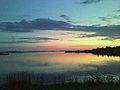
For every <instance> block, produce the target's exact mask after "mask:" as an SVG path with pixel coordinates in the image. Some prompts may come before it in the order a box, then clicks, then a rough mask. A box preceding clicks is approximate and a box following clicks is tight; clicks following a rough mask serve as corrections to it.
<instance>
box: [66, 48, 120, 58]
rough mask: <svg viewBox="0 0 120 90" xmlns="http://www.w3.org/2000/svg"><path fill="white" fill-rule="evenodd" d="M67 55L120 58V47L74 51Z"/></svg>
mask: <svg viewBox="0 0 120 90" xmlns="http://www.w3.org/2000/svg"><path fill="white" fill-rule="evenodd" d="M65 53H92V54H96V55H102V56H104V55H107V56H120V46H116V47H108V46H106V47H105V48H104V47H101V48H99V47H97V48H96V49H92V50H72V51H65Z"/></svg>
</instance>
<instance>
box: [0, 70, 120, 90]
mask: <svg viewBox="0 0 120 90" xmlns="http://www.w3.org/2000/svg"><path fill="white" fill-rule="evenodd" d="M48 77H49V79H51V81H53V82H52V83H46V81H47V80H48V82H49V81H50V80H49V79H48ZM69 78H71V77H69ZM45 79H46V80H45ZM4 80H5V81H4V83H3V84H1V85H0V90H119V89H120V77H119V76H117V77H115V76H113V75H106V76H105V75H101V74H95V75H90V76H89V77H87V78H85V79H84V82H80V81H78V80H77V76H76V77H75V76H74V78H71V79H69V81H68V79H66V78H65V77H63V76H61V75H55V76H49V75H46V76H45V75H37V76H36V75H34V74H33V73H27V72H19V73H18V72H17V73H11V74H9V75H7V76H6V77H5V79H4Z"/></svg>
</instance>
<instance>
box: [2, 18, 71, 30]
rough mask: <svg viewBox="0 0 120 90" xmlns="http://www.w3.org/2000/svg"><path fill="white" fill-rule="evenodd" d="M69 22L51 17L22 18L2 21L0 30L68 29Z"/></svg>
mask: <svg viewBox="0 0 120 90" xmlns="http://www.w3.org/2000/svg"><path fill="white" fill-rule="evenodd" d="M70 27H71V24H69V23H67V22H64V21H56V20H51V19H35V20H33V21H26V20H22V21H20V22H2V23H0V31H8V32H32V31H34V30H35V29H39V30H54V29H68V28H70Z"/></svg>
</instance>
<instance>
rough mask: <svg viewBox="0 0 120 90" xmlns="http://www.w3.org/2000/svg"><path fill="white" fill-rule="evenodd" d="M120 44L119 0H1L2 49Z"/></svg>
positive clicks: (85, 47)
mask: <svg viewBox="0 0 120 90" xmlns="http://www.w3.org/2000/svg"><path fill="white" fill-rule="evenodd" d="M118 45H120V0H0V50H73V49H82V50H83V49H92V48H96V47H102V46H118Z"/></svg>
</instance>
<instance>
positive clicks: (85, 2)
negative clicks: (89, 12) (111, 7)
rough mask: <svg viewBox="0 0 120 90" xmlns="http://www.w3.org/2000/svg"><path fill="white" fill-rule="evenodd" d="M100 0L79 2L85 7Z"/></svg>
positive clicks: (82, 0) (81, 0)
mask: <svg viewBox="0 0 120 90" xmlns="http://www.w3.org/2000/svg"><path fill="white" fill-rule="evenodd" d="M100 1H102V0H80V4H84V5H87V4H92V3H98V2H100Z"/></svg>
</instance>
